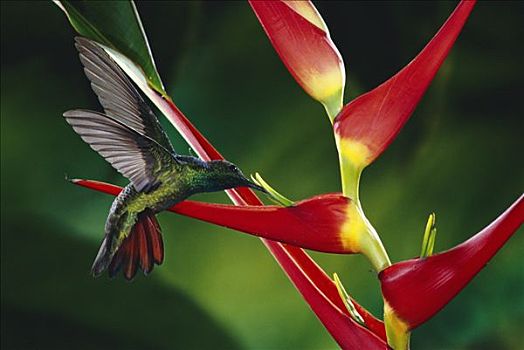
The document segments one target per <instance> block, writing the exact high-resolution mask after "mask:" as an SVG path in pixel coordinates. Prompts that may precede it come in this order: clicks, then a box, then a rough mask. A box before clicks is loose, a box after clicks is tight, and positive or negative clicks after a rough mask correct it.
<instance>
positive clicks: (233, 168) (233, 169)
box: [229, 164, 240, 173]
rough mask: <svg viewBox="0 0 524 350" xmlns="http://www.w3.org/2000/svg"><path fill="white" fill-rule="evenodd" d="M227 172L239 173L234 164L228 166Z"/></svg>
mask: <svg viewBox="0 0 524 350" xmlns="http://www.w3.org/2000/svg"><path fill="white" fill-rule="evenodd" d="M229 170H231V171H232V172H234V173H238V172H239V171H240V170H239V169H238V168H237V166H236V165H234V164H231V165H229Z"/></svg>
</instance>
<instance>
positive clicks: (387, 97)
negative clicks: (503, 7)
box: [334, 1, 475, 168]
mask: <svg viewBox="0 0 524 350" xmlns="http://www.w3.org/2000/svg"><path fill="white" fill-rule="evenodd" d="M474 4H475V1H461V2H460V4H459V5H458V6H457V8H456V9H455V11H454V12H453V13H452V14H451V16H450V17H449V18H448V20H447V21H446V23H444V25H443V26H442V28H441V29H440V30H439V31H438V33H437V34H436V35H435V36H434V37H433V39H432V40H431V41H430V42H429V43H428V44H427V45H426V47H424V49H423V50H422V51H421V52H420V53H419V54H418V55H417V57H415V59H413V61H411V62H410V63H409V64H408V65H407V66H405V67H404V68H403V69H402V70H401V71H400V72H398V73H397V74H395V75H394V76H393V77H391V78H390V79H389V80H387V81H386V82H384V83H383V84H382V85H380V86H378V87H377V88H375V89H374V90H372V91H370V92H368V93H366V94H364V95H361V96H360V97H358V98H356V99H355V100H353V101H352V102H350V103H349V104H347V105H346V106H345V107H344V108H343V109H342V111H341V112H340V114H339V115H338V116H337V118H336V119H335V123H334V129H335V133H336V135H337V139H338V142H339V152H341V153H342V155H343V156H344V157H345V158H346V159H347V160H348V161H350V162H352V163H353V164H354V165H355V167H357V168H364V167H365V166H367V165H369V164H370V163H371V162H373V160H375V159H376V158H377V157H378V156H379V155H380V154H381V153H382V152H383V151H384V150H385V149H386V148H387V147H388V146H389V144H390V143H391V142H392V141H393V139H394V138H395V137H396V136H397V134H398V133H399V131H400V129H401V128H402V126H403V125H404V124H405V123H406V121H407V120H408V118H409V117H410V116H411V114H412V113H413V110H414V109H415V107H416V106H417V104H418V102H419V101H420V99H421V98H422V96H423V94H424V92H425V91H426V89H427V88H428V86H429V84H430V83H431V81H432V80H433V77H434V76H435V74H436V73H437V71H438V69H439V67H440V65H441V64H442V62H443V61H444V59H445V58H446V56H447V55H448V53H449V51H450V49H451V48H452V47H453V43H454V42H455V40H456V39H457V36H458V35H459V33H460V31H461V29H462V27H463V26H464V23H465V22H466V20H467V19H468V16H469V14H470V12H471V10H472V9H473V6H474Z"/></svg>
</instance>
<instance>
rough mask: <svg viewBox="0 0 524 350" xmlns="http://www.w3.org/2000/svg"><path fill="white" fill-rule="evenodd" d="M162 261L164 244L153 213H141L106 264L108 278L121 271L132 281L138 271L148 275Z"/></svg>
mask: <svg viewBox="0 0 524 350" xmlns="http://www.w3.org/2000/svg"><path fill="white" fill-rule="evenodd" d="M163 260H164V244H163V241H162V233H161V231H160V225H159V224H158V221H157V220H156V218H155V215H154V214H153V213H150V212H143V213H142V214H140V215H139V216H138V221H137V222H136V224H135V226H133V228H132V229H131V232H130V234H129V236H128V237H127V238H126V239H125V240H124V242H122V245H121V246H120V248H119V249H118V251H117V252H116V253H115V255H114V256H113V259H112V260H111V261H110V262H109V263H108V266H107V270H108V272H109V276H110V277H114V276H115V275H116V274H117V273H118V272H119V271H120V270H122V271H123V274H124V277H125V278H126V279H127V280H132V279H133V277H135V275H136V272H137V271H138V269H141V270H142V271H143V272H144V275H148V274H149V273H150V272H151V271H152V270H153V267H154V265H155V264H156V265H160V264H162V262H163ZM95 264H96V262H95Z"/></svg>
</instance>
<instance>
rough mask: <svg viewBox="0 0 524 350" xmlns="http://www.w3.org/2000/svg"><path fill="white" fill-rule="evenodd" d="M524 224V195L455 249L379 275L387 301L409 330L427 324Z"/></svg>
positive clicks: (398, 266) (397, 265)
mask: <svg viewBox="0 0 524 350" xmlns="http://www.w3.org/2000/svg"><path fill="white" fill-rule="evenodd" d="M523 221H524V195H523V196H521V197H520V198H519V199H518V200H517V201H516V202H515V203H513V205H512V206H511V207H509V208H508V209H507V210H506V211H505V212H504V213H502V214H501V215H500V216H499V217H498V218H497V219H496V220H495V221H493V222H492V223H491V224H490V225H489V226H487V227H486V228H484V229H483V230H482V231H480V232H479V233H477V234H476V235H475V236H473V237H471V238H470V239H468V240H467V241H465V242H463V243H462V244H459V245H457V246H456V247H454V248H452V249H450V250H448V251H445V252H442V253H439V254H435V255H432V256H430V257H427V258H418V259H411V260H407V261H402V262H399V263H397V264H394V265H392V266H390V267H388V268H387V269H385V270H383V271H382V272H381V273H380V274H379V278H380V282H381V285H382V293H383V295H384V298H385V299H386V301H387V302H388V303H389V305H390V306H391V307H392V308H393V310H394V311H395V313H396V315H397V316H398V317H400V318H401V319H402V320H403V321H405V322H406V323H407V324H408V325H409V327H410V329H413V328H415V327H417V326H419V325H420V324H422V323H424V322H426V321H427V320H428V319H429V318H431V317H432V316H433V315H434V314H436V313H437V312H438V311H439V310H440V309H442V308H443V307H444V306H445V305H446V304H447V303H448V302H449V301H450V300H451V299H453V298H454V297H455V295H457V294H458V293H459V292H460V291H461V290H462V289H463V288H464V287H465V286H466V285H467V284H468V282H469V281H470V280H471V279H472V278H473V277H474V276H475V275H476V274H477V273H478V272H479V271H480V270H481V269H482V268H483V267H484V266H486V264H487V263H488V261H489V260H490V259H491V258H492V257H493V256H494V255H495V254H496V253H497V252H498V251H499V250H500V248H502V246H503V245H504V243H506V241H507V240H508V239H509V238H510V237H511V236H512V235H513V234H514V233H515V232H516V231H517V229H518V228H519V227H520V226H521V225H522V222H523Z"/></svg>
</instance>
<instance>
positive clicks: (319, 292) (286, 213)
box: [72, 179, 386, 349]
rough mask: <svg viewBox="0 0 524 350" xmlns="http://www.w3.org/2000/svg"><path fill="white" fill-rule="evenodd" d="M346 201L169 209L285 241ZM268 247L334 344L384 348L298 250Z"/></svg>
mask: <svg viewBox="0 0 524 350" xmlns="http://www.w3.org/2000/svg"><path fill="white" fill-rule="evenodd" d="M72 182H73V183H75V184H76V185H80V186H83V187H87V188H90V189H93V190H97V191H100V192H104V193H108V194H112V195H115V196H116V195H118V194H119V193H120V191H121V190H122V188H121V187H119V186H115V185H111V184H107V183H104V182H99V181H91V180H76V179H75V180H72ZM348 203H349V200H348V199H347V198H345V197H343V196H341V195H340V194H328V195H323V196H317V197H314V198H313V199H310V200H306V201H302V202H298V203H297V204H296V205H295V206H293V207H287V208H285V207H275V206H267V207H259V206H244V207H242V206H231V205H223V204H210V203H202V202H195V201H183V202H181V203H178V204H177V205H175V206H173V207H172V208H170V209H169V210H170V211H172V212H175V213H178V214H182V215H186V216H189V217H193V218H198V219H200V220H204V221H208V222H212V223H217V224H219V225H223V226H228V227H232V228H236V229H239V228H240V230H242V231H245V232H249V231H248V230H247V229H248V228H249V229H254V230H257V231H260V234H261V235H263V234H264V233H263V231H264V230H263V229H264V227H265V228H267V229H268V230H269V231H270V232H273V233H278V232H280V233H278V235H279V236H286V237H284V238H285V239H287V235H285V232H288V231H285V230H290V231H293V230H296V232H297V234H298V233H300V232H301V233H302V234H304V235H307V234H308V232H311V231H307V230H308V229H309V230H311V229H313V231H314V228H311V227H306V228H305V229H306V231H300V230H304V224H308V223H309V224H312V225H317V223H316V222H315V220H317V219H316V215H319V212H320V213H322V212H326V209H325V208H328V209H327V210H328V211H329V210H334V212H335V213H337V212H340V213H342V214H344V213H345V210H346V208H347V205H348ZM329 208H331V209H329ZM335 215H339V214H335ZM275 216H279V217H275ZM343 217H345V216H343V215H342V216H340V218H343ZM302 219H303V220H306V222H300V221H301V220H302ZM249 220H253V221H255V223H250V222H249ZM282 220H284V222H280V221H282ZM289 220H292V222H289ZM312 220H313V221H312ZM279 222H280V223H279ZM318 222H320V223H322V222H323V223H324V224H325V228H330V227H331V226H332V224H331V223H329V220H318ZM225 223H227V224H225ZM282 230H284V231H282ZM251 233H252V232H251ZM283 233H284V234H283ZM317 233H318V234H320V235H322V234H323V232H317ZM264 235H265V234H264ZM297 238H298V235H297ZM271 239H275V237H271ZM298 239H301V238H298ZM301 240H303V239H301ZM266 242H267V241H266ZM274 244H276V243H273V246H271V245H269V249H270V250H271V252H272V253H273V254H274V255H275V257H276V258H277V259H278V261H279V262H280V263H281V264H283V265H284V266H286V273H288V275H289V276H290V278H291V280H292V281H293V283H294V284H295V286H296V287H297V289H298V290H299V291H300V293H301V294H302V295H303V296H304V298H305V299H306V301H307V302H308V304H310V306H311V308H312V309H313V310H314V311H315V314H317V316H318V317H319V319H320V320H323V321H324V320H330V321H329V322H324V324H325V325H326V327H327V328H328V330H329V331H330V332H331V334H333V335H334V337H335V339H336V340H337V342H338V343H339V344H340V345H342V346H344V347H345V348H361V349H384V348H386V345H385V343H384V341H383V340H385V330H384V324H383V323H382V322H381V321H380V320H378V319H376V318H375V317H373V315H371V314H370V313H369V312H368V311H367V310H366V309H365V308H363V307H362V306H360V305H359V304H358V303H357V302H356V301H355V300H353V303H354V305H355V308H356V309H357V311H358V312H359V314H360V315H361V316H362V318H363V319H364V321H365V323H366V326H367V327H368V328H369V330H368V329H366V328H364V327H362V326H360V325H358V324H357V323H356V322H355V321H354V320H353V319H352V318H351V317H350V316H349V315H348V313H347V311H346V309H345V306H344V304H343V302H342V300H341V299H340V297H339V296H338V291H337V290H336V287H335V285H334V284H333V281H332V280H331V279H329V278H328V277H327V276H326V275H325V273H324V272H323V271H322V270H321V269H320V267H319V266H318V265H317V264H316V263H315V262H314V261H312V260H311V259H307V260H306V259H304V255H302V253H303V251H302V250H300V249H299V248H296V247H292V246H287V245H282V246H281V247H282V248H283V249H280V248H277V249H275V245H274ZM304 254H305V253H304ZM306 256H307V255H306ZM312 281H315V282H316V283H312ZM331 300H333V301H331ZM381 339H382V340H381Z"/></svg>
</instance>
